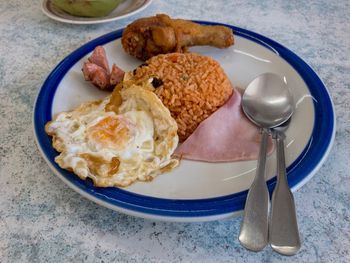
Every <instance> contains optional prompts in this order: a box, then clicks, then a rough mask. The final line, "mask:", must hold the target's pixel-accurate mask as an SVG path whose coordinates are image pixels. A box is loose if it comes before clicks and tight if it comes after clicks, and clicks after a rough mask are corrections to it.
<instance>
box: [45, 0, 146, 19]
mask: <svg viewBox="0 0 350 263" xmlns="http://www.w3.org/2000/svg"><path fill="white" fill-rule="evenodd" d="M151 2H152V0H124V1H122V2H121V3H120V4H119V5H118V7H117V8H115V9H114V10H113V11H112V12H111V13H110V14H108V15H106V16H103V17H79V16H73V15H70V14H68V13H66V12H64V11H62V10H60V9H59V8H57V7H55V6H54V5H53V4H52V1H51V0H43V2H42V4H41V10H42V12H43V13H44V14H45V15H47V16H48V17H49V18H51V19H53V20H56V21H59V22H63V23H68V24H80V25H83V24H84V25H88V24H100V23H107V22H112V21H116V20H120V19H123V18H127V17H129V16H132V15H134V14H136V13H138V12H141V11H142V10H144V9H145V8H146V7H147V6H149V5H150V4H151Z"/></svg>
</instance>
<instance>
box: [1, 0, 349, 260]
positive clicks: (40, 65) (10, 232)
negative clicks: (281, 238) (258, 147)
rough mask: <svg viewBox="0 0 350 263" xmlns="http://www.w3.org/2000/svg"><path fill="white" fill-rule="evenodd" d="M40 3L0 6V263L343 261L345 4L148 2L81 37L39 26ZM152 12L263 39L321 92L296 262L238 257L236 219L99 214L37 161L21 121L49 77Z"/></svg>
mask: <svg viewBox="0 0 350 263" xmlns="http://www.w3.org/2000/svg"><path fill="white" fill-rule="evenodd" d="M39 2H40V1H23V0H13V1H1V3H0V36H1V37H0V94H1V97H0V98H1V107H0V112H1V114H0V123H1V124H0V138H1V139H0V140H1V143H0V160H1V162H0V182H1V187H0V198H1V201H0V236H1V238H0V261H1V262H70V261H74V262H111V261H112V262H280V261H282V262H283V261H288V262H349V261H350V222H349V221H350V220H349V218H350V212H349V211H350V210H349V209H350V176H349V174H350V168H349V162H350V151H349V145H350V144H349V143H350V104H349V102H350V92H349V91H350V77H349V76H350V75H349V72H350V57H349V50H350V22H349V21H350V20H349V17H350V2H349V1H347V0H340V1H325V0H324V1H306V0H301V1H257V0H256V1H242V0H238V1H186V0H181V1H175V0H172V1H161V0H155V1H153V3H152V4H151V5H150V6H149V7H148V8H147V9H145V10H144V11H142V12H141V13H139V14H137V15H135V16H133V17H131V18H128V19H124V20H121V21H119V22H112V23H107V24H100V25H86V26H82V25H69V24H63V23H59V22H55V21H53V20H51V19H49V18H48V17H46V16H45V15H44V14H43V13H42V12H41V9H40V3H39ZM159 12H164V13H168V14H169V15H172V16H177V17H183V18H189V19H201V20H212V21H218V22H226V23H230V24H233V25H236V26H239V27H242V28H246V29H249V30H252V31H255V32H259V33H261V34H263V35H266V36H267V37H270V38H272V39H275V40H276V41H278V42H280V43H282V44H283V45H285V46H287V47H289V48H290V49H291V50H292V51H294V52H295V53H297V54H298V55H300V56H301V57H302V58H304V59H305V60H306V61H307V62H308V63H309V64H310V65H311V66H312V67H313V68H314V69H315V70H316V72H317V73H318V74H319V76H320V77H321V78H322V79H323V81H324V82H325V84H326V86H327V87H328V89H329V91H330V93H331V95H332V98H333V101H334V104H335V109H336V114H337V132H336V139H335V144H334V147H333V149H332V151H331V153H330V155H329V157H328V159H327V161H326V162H325V163H324V165H323V166H322V168H321V169H320V170H319V171H318V172H317V174H316V175H315V176H314V177H313V178H312V180H311V181H310V182H308V183H307V184H306V185H305V186H304V187H303V188H302V189H300V190H299V191H298V192H297V193H295V201H296V204H297V214H298V219H299V227H300V232H301V238H302V243H303V246H302V248H301V250H300V252H299V253H298V254H297V255H296V256H293V257H283V256H280V255H278V254H276V253H274V252H273V251H272V250H271V248H266V249H265V250H263V251H262V252H259V253H252V252H248V251H246V250H245V249H243V248H242V247H241V246H240V245H239V242H238V240H237V234H238V231H239V225H240V219H241V218H234V219H231V220H227V221H216V222H207V223H164V222H152V221H147V220H144V219H140V218H134V217H130V216H126V215H123V214H120V213H117V212H114V211H111V210H109V209H107V208H103V207H100V206H98V205H96V204H95V203H93V202H91V201H88V200H87V199H85V198H83V197H81V196H80V195H79V194H77V193H76V192H74V191H73V190H71V189H70V188H68V187H67V186H66V185H65V184H64V183H63V182H62V181H61V180H60V179H58V178H57V177H55V176H54V175H53V174H52V172H51V171H50V169H49V167H48V166H47V165H46V163H45V161H44V160H43V158H42V157H41V156H40V154H39V151H38V149H37V147H36V145H35V142H34V137H33V131H32V121H31V119H32V117H31V116H32V107H33V104H34V100H35V97H36V95H37V93H38V91H39V89H40V87H41V85H42V83H43V81H44V79H45V78H46V76H47V75H48V73H49V72H50V71H51V70H52V69H53V67H54V66H55V65H56V64H57V63H58V62H59V61H61V60H62V59H63V58H64V57H65V56H66V55H68V54H69V53H70V52H72V51H73V50H74V49H76V48H77V47H79V46H80V45H82V44H84V43H86V42H87V41H88V40H90V39H93V38H95V37H97V36H100V35H102V34H105V33H107V32H110V31H112V30H114V29H116V28H117V27H121V26H125V25H127V24H128V23H130V21H132V20H133V19H135V18H138V17H142V16H148V15H151V14H155V13H159Z"/></svg>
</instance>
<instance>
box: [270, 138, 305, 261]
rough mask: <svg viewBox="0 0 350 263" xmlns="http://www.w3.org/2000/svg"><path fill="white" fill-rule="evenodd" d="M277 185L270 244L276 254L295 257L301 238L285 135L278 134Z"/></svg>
mask: <svg viewBox="0 0 350 263" xmlns="http://www.w3.org/2000/svg"><path fill="white" fill-rule="evenodd" d="M276 144H277V184H276V187H275V190H274V192H273V194H272V208H271V218H270V226H269V242H270V245H271V247H272V249H274V250H275V251H276V252H278V253H280V254H283V255H294V254H296V253H297V252H298V250H299V249H300V237H299V231H298V224H297V217H296V212H295V204H294V198H293V194H292V192H291V191H290V189H289V186H288V181H287V176H286V164H285V155H284V134H283V133H280V132H277V135H276Z"/></svg>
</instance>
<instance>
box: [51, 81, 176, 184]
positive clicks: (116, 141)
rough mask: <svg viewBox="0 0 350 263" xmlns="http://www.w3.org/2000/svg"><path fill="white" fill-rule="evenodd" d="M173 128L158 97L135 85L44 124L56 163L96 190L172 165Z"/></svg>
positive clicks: (148, 176)
mask: <svg viewBox="0 0 350 263" xmlns="http://www.w3.org/2000/svg"><path fill="white" fill-rule="evenodd" d="M143 85H145V86H147V85H149V83H148V82H146V83H145V84H143ZM114 103H115V104H114ZM112 104H114V105H112ZM176 130H177V125H176V122H175V120H174V119H173V118H172V117H171V115H170V112H169V110H168V109H167V108H166V107H165V106H164V105H163V104H162V102H161V101H160V100H159V98H158V97H157V96H156V95H155V94H154V93H153V92H151V91H150V90H149V89H147V87H142V86H137V85H130V86H126V85H124V87H123V89H122V90H120V89H116V90H115V91H114V92H113V93H112V94H111V95H109V96H108V97H107V98H105V99H104V100H100V101H94V102H87V103H84V104H82V105H81V106H79V107H78V108H76V109H74V110H72V111H69V112H62V113H59V114H58V115H57V116H56V117H55V118H53V120H52V121H50V122H48V123H47V124H46V126H45V131H46V133H47V134H48V135H50V136H52V137H53V138H52V141H53V147H54V148H55V149H56V150H57V151H58V152H60V154H59V155H58V156H57V157H56V158H55V161H56V162H57V163H58V165H59V166H60V167H61V168H63V169H67V170H69V171H73V172H74V173H75V174H76V175H78V176H79V177H80V178H81V179H86V178H91V179H92V180H93V182H94V184H95V185H96V186H101V187H109V186H127V185H130V184H131V183H133V182H135V181H137V180H140V181H149V180H152V179H153V178H154V177H155V176H156V175H158V174H160V173H162V172H165V171H169V170H171V169H172V168H174V167H175V166H177V164H178V160H177V159H173V158H172V157H171V155H172V153H173V152H174V150H175V148H176V147H177V144H178V136H177V134H176Z"/></svg>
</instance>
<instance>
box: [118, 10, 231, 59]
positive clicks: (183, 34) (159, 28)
mask: <svg viewBox="0 0 350 263" xmlns="http://www.w3.org/2000/svg"><path fill="white" fill-rule="evenodd" d="M233 44H234V38H233V33H232V30H231V29H230V28H228V27H225V26H209V25H200V24H197V23H194V22H191V21H187V20H183V19H171V18H170V17H169V16H167V15H165V14H158V15H156V16H152V17H146V18H141V19H138V20H136V21H134V22H133V23H131V24H129V25H128V26H127V27H126V29H125V30H124V32H123V36H122V45H123V48H124V50H125V51H126V52H127V53H129V54H130V55H132V56H134V57H136V58H139V59H141V60H147V59H149V58H151V57H153V56H156V55H158V54H166V53H172V52H186V50H187V47H191V46H214V47H217V48H227V47H229V46H231V45H233Z"/></svg>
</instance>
